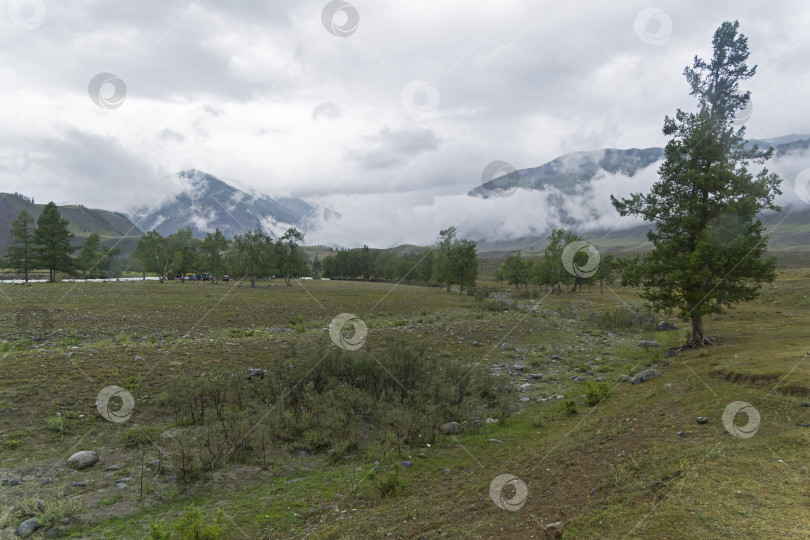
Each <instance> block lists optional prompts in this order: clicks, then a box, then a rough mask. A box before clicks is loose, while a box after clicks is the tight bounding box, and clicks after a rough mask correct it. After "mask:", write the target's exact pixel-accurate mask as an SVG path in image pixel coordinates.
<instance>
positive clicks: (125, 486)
mask: <svg viewBox="0 0 810 540" xmlns="http://www.w3.org/2000/svg"><path fill="white" fill-rule="evenodd" d="M115 487H116V488H118V489H120V490H124V489H127V487H128V486H127V485H126V484H125V483H123V482H116V483H115Z"/></svg>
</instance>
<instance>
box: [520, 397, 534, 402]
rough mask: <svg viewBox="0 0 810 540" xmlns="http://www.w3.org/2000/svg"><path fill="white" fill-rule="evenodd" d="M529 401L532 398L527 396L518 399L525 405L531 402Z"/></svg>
mask: <svg viewBox="0 0 810 540" xmlns="http://www.w3.org/2000/svg"><path fill="white" fill-rule="evenodd" d="M531 400H532V398H530V397H528V396H523V397H522V398H520V401H521V403H526V402H527V401H531Z"/></svg>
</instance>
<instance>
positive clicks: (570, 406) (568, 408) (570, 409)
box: [560, 399, 577, 416]
mask: <svg viewBox="0 0 810 540" xmlns="http://www.w3.org/2000/svg"><path fill="white" fill-rule="evenodd" d="M560 410H561V411H562V412H564V413H565V414H567V415H569V416H573V415H575V414H577V404H576V402H575V401H574V400H572V399H567V400H565V401H563V402H562V403H560Z"/></svg>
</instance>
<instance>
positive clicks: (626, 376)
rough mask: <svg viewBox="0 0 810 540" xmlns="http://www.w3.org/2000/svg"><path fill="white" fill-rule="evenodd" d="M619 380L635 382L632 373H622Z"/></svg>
mask: <svg viewBox="0 0 810 540" xmlns="http://www.w3.org/2000/svg"><path fill="white" fill-rule="evenodd" d="M619 382H633V379H631V378H630V375H622V376H621V377H619Z"/></svg>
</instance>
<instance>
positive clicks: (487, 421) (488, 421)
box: [485, 418, 498, 424]
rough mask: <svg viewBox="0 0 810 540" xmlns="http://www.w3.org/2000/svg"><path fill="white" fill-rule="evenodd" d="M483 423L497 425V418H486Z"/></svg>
mask: <svg viewBox="0 0 810 540" xmlns="http://www.w3.org/2000/svg"><path fill="white" fill-rule="evenodd" d="M485 422H486V423H487V424H497V423H498V419H497V418H487V419H486V420H485Z"/></svg>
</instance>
